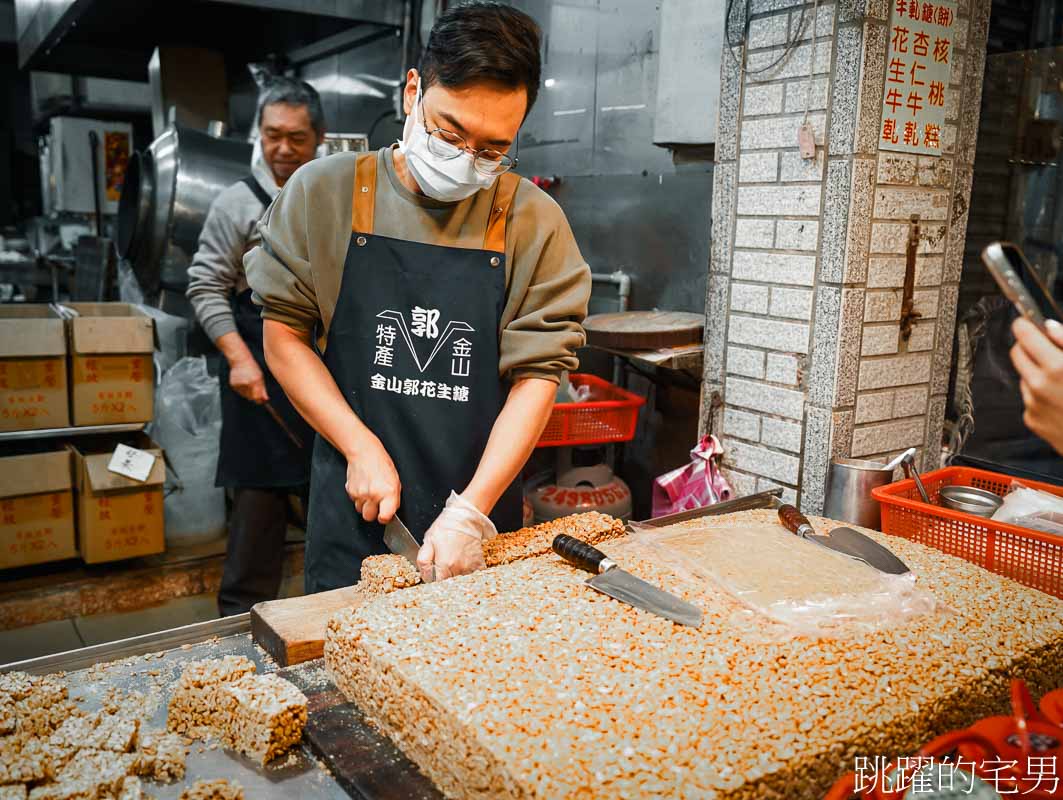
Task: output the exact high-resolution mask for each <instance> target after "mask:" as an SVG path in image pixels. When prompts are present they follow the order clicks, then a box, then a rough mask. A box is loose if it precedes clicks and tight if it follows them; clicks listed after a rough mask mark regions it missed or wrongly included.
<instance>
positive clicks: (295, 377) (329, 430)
mask: <svg viewBox="0 0 1063 800" xmlns="http://www.w3.org/2000/svg"><path fill="white" fill-rule="evenodd" d="M263 338H264V340H265V351H266V363H267V364H268V365H269V369H270V372H272V373H273V376H274V377H275V378H276V379H277V381H278V382H279V383H280V385H281V386H282V387H283V388H284V392H285V394H287V395H288V399H289V400H291V402H292V405H293V406H295V408H296V410H297V411H298V412H299V413H300V414H301V415H302V417H303V419H305V420H306V421H307V422H308V423H310V426H311V427H312V428H313V429H314V430H316V431H317V432H318V433H320V434H321V435H322V436H324V437H325V438H326V439H327V440H328V441H329V442H331V444H332V446H333V447H335V448H336V449H337V450H339V451H340V452H341V453H343V455H344V456H345V457H346V458H347V460H348V461H350V460H352V459H353V458H354V457H355V456H356V455H357V454H358V452H359V451H361V450H362V449H363V448H364V443H365V442H366V441H367V440H372V439H375V438H376V437H375V435H374V434H373V432H372V431H370V430H369V428H367V427H366V426H365V425H364V424H363V423H362V421H361V420H360V419H359V418H358V415H357V414H355V413H354V411H353V410H352V409H351V407H350V405H349V404H348V403H347V401H346V400H345V399H344V397H343V394H342V393H341V392H340V390H339V387H338V386H336V381H335V380H334V379H333V377H332V374H331V373H330V372H329V371H328V368H327V367H326V366H325V365H324V363H323V362H322V361H321V359H320V358H318V356H317V353H315V352H314V351H313V349H312V348H311V347H310V337H309V335H308V334H302V333H299V332H297V331H295V330H293V329H292V328H289V327H288V326H287V325H285V324H283V323H281V322H276V321H275V320H270V319H267V320H264V323H263Z"/></svg>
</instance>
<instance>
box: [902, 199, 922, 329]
mask: <svg viewBox="0 0 1063 800" xmlns="http://www.w3.org/2000/svg"><path fill="white" fill-rule="evenodd" d="M918 250H919V215H918V214H912V216H911V219H910V220H909V222H908V247H907V249H906V250H905V260H904V290H903V295H902V297H901V341H902V342H905V343H907V341H908V339H909V338H910V337H911V335H912V326H913V325H914V324H915V320H916V318H918V317H919V316H921V315H920V313H919V312H918V311H916V310H915V296H914V295H915V257H916V254H917V253H918Z"/></svg>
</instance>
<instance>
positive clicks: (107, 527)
mask: <svg viewBox="0 0 1063 800" xmlns="http://www.w3.org/2000/svg"><path fill="white" fill-rule="evenodd" d="M120 441H121V442H122V443H124V444H127V445H129V446H130V447H134V448H136V449H138V450H143V451H145V452H148V453H151V454H152V455H154V456H155V463H154V465H153V466H152V468H151V472H150V473H149V475H148V477H147V479H146V480H144V481H137V480H134V479H132V478H127V477H125V476H124V475H119V474H117V473H115V472H111V471H110V470H109V469H108V465H109V464H110V461H111V457H112V455H113V454H114V450H115V446H116V444H117V442H118V440H115V439H114V438H113V437H106V438H95V437H93V438H89V439H85V440H79V441H78V442H77V443H75V444H74V445H72V446H71V450H72V451H73V453H74V464H75V466H74V475H75V479H76V484H77V492H78V494H77V522H78V549H79V550H80V552H81V557H82V558H83V559H85V562H86V563H88V564H96V563H99V562H102V561H116V560H118V559H123V558H133V557H135V556H146V555H152V554H154V553H161V552H162V551H163V550H164V549H165V541H164V536H163V509H162V486H163V482H164V481H165V479H166V467H165V463H164V461H163V456H162V450H161V449H160V448H159V446H158V445H157V444H155V443H154V442H153V441H151V439H150V438H148V437H147V436H146V435H144V434H134V435H132V436H129V437H125V438H123V439H122V440H120Z"/></svg>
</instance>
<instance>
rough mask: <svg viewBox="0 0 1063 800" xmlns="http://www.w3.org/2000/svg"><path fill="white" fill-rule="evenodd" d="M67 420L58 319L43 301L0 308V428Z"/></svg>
mask: <svg viewBox="0 0 1063 800" xmlns="http://www.w3.org/2000/svg"><path fill="white" fill-rule="evenodd" d="M69 424H70V415H69V412H68V410H67V380H66V336H65V335H64V330H63V320H62V319H61V318H60V317H59V316H58V315H57V314H56V313H55V312H54V311H52V309H51V308H50V307H49V306H46V305H5V306H0V431H24V430H40V429H42V428H65V427H66V426H67V425H69Z"/></svg>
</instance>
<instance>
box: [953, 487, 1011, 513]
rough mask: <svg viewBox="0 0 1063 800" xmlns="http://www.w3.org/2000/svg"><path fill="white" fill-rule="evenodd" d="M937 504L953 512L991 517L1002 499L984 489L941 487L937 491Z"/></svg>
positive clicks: (1001, 502)
mask: <svg viewBox="0 0 1063 800" xmlns="http://www.w3.org/2000/svg"><path fill="white" fill-rule="evenodd" d="M938 502H939V503H941V505H943V506H944V507H945V508H951V509H952V510H953V511H963V512H965V513H967V514H974V515H975V516H978V517H991V516H993V514H994V513H995V512H996V510H997V509H998V508H1000V506H1001V505H1002V504H1003V503H1004V498H1003V497H1001V496H1000V495H999V494H996V493H994V492H990V491H986V490H985V489H976V488H974V487H973V486H942V487H941V489H939V490H938Z"/></svg>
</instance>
